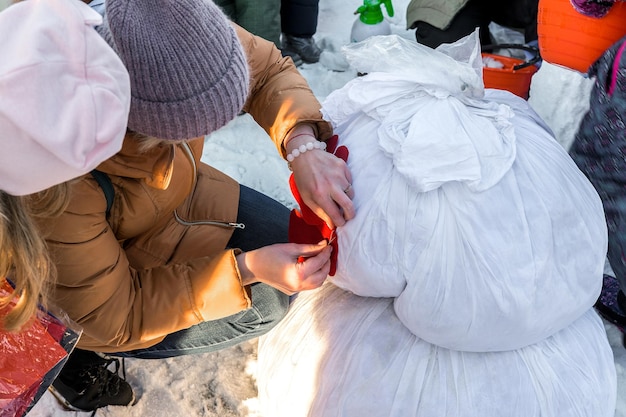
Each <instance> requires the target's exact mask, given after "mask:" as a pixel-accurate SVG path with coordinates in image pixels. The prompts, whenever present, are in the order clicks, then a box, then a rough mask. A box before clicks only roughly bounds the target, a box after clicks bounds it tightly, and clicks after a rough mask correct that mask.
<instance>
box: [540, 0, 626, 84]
mask: <svg viewBox="0 0 626 417" xmlns="http://www.w3.org/2000/svg"><path fill="white" fill-rule="evenodd" d="M537 34H538V36H539V51H540V52H541V57H542V58H543V59H544V60H546V61H548V62H550V63H552V64H558V65H562V66H565V67H568V68H572V69H574V70H577V71H580V72H582V73H586V72H587V70H588V69H589V66H590V65H591V64H593V63H594V62H595V61H596V60H597V59H598V58H599V57H600V55H602V53H603V52H604V51H606V50H607V49H608V48H609V47H610V46H611V45H613V44H614V43H615V42H617V41H618V40H620V39H621V38H622V37H623V36H624V35H626V2H623V1H618V2H615V4H614V5H613V7H611V9H610V10H609V12H608V13H607V14H606V15H605V16H603V17H601V18H596V17H590V16H586V15H584V14H582V13H579V12H578V11H576V9H574V6H572V4H571V3H570V0H539V10H538V13H537Z"/></svg>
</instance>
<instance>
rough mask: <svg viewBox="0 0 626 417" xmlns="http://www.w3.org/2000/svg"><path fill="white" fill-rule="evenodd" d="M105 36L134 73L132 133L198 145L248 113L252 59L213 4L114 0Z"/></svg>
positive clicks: (109, 6)
mask: <svg viewBox="0 0 626 417" xmlns="http://www.w3.org/2000/svg"><path fill="white" fill-rule="evenodd" d="M98 31H99V32H100V33H101V34H102V36H103V37H104V38H105V39H106V40H107V42H109V44H110V45H111V46H112V47H113V49H115V50H116V51H117V53H118V54H119V56H120V57H121V59H122V61H123V62H124V64H125V65H126V67H127V69H128V72H129V73H130V79H131V94H132V99H131V110H130V116H129V121H128V127H129V129H130V130H132V131H134V132H137V133H140V134H143V135H146V136H150V137H155V138H159V139H168V140H185V139H192V138H196V137H200V136H204V135H207V134H209V133H211V132H213V131H215V130H217V129H219V128H221V127H222V126H224V125H225V124H226V123H228V122H229V121H231V120H232V119H234V118H235V116H237V114H238V113H239V112H240V111H241V109H242V107H243V105H244V102H245V100H246V98H247V95H248V84H249V78H248V66H247V62H246V57H245V55H244V52H243V49H242V46H241V44H240V42H239V40H238V38H237V36H236V33H235V30H234V28H233V26H232V25H231V24H230V22H229V21H228V20H227V18H226V17H225V15H224V14H223V13H222V11H221V10H220V9H219V8H218V7H217V6H216V5H215V4H214V3H213V2H212V1H210V0H134V1H127V0H107V4H106V15H105V23H104V24H103V25H102V26H100V27H99V28H98Z"/></svg>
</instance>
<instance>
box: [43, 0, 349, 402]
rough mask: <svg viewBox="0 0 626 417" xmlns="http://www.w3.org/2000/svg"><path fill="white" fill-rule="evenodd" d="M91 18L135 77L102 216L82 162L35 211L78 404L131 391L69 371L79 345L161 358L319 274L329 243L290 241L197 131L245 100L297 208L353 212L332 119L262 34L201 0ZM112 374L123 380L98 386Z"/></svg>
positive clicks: (222, 339)
mask: <svg viewBox="0 0 626 417" xmlns="http://www.w3.org/2000/svg"><path fill="white" fill-rule="evenodd" d="M233 27H234V29H233ZM98 30H99V32H100V33H101V35H102V36H103V37H104V38H105V39H106V40H107V41H108V42H109V44H110V45H111V46H112V47H113V49H114V50H116V51H117V52H118V54H119V56H120V57H121V58H122V61H123V62H124V63H125V65H126V67H127V68H128V70H129V74H130V78H131V93H132V98H131V110H130V115H129V121H128V128H129V130H128V133H127V135H126V138H125V141H124V144H123V147H122V150H121V151H120V152H119V153H118V154H117V155H115V156H114V157H112V158H110V159H109V160H107V161H105V162H104V163H102V164H101V165H100V166H99V167H98V171H100V172H102V173H104V174H106V177H107V178H108V179H110V181H111V184H112V186H113V189H114V199H113V204H112V206H111V208H110V212H109V214H108V215H107V199H106V198H105V192H104V190H103V189H102V188H101V186H99V184H98V182H97V181H96V180H95V178H94V177H93V176H90V175H87V176H84V177H82V178H80V179H79V180H78V181H76V182H74V183H72V184H71V187H72V189H71V191H72V199H71V201H70V203H69V206H68V208H67V209H66V210H65V212H64V213H63V214H62V215H61V216H60V217H58V218H55V219H46V220H45V221H42V222H41V226H42V229H43V231H44V233H45V234H46V237H47V241H48V244H49V247H50V250H51V254H52V258H53V261H54V263H55V265H56V267H57V270H58V281H57V283H56V286H55V291H54V293H53V299H54V301H55V302H56V303H58V304H59V305H60V306H61V307H63V308H64V309H65V310H66V311H67V313H68V314H69V315H70V317H72V318H73V319H74V320H75V321H77V322H78V323H79V324H80V325H81V326H82V327H83V329H84V333H83V336H82V338H81V339H80V341H79V343H78V346H79V348H80V349H81V350H79V351H78V352H77V353H76V355H73V356H74V358H76V359H75V360H72V358H70V361H68V364H67V365H66V367H65V368H64V370H63V372H62V373H61V375H60V376H59V378H58V379H57V381H55V384H54V388H55V391H56V393H57V396H59V397H63V399H64V401H65V403H66V404H69V405H71V406H73V407H74V408H78V409H82V410H91V409H95V408H97V407H101V406H104V405H109V404H111V405H115V404H123V405H126V404H128V403H130V402H132V391H130V387H128V385H127V384H126V383H125V382H124V381H120V379H119V377H117V376H116V375H113V374H111V373H110V371H107V372H108V373H106V378H101V377H98V375H100V376H101V375H102V373H100V374H98V375H96V377H95V378H80V377H79V375H81V374H89V372H90V371H89V369H92V368H94V363H96V364H98V363H99V359H98V358H99V356H94V355H95V354H94V355H89V353H91V352H90V351H97V352H105V353H111V354H115V355H117V356H132V357H139V358H163V357H170V356H176V355H182V354H190V353H201V352H209V351H213V350H217V349H222V348H225V347H229V346H232V345H235V344H237V343H240V342H242V341H244V340H248V339H250V338H254V337H257V336H259V335H261V334H263V333H265V332H267V331H268V330H269V329H270V328H272V327H273V326H274V325H275V324H276V323H277V322H278V321H279V320H280V319H281V318H282V317H283V316H284V314H285V313H286V311H287V308H288V305H289V295H291V294H294V293H296V292H299V291H303V290H307V289H313V288H316V287H318V286H320V285H321V284H322V283H323V282H324V280H325V278H326V276H327V274H328V271H329V268H330V255H331V247H330V246H328V245H327V243H326V242H320V243H319V244H317V245H301V244H294V243H286V242H287V226H288V222H289V210H288V209H287V208H286V207H284V206H283V205H281V204H280V203H278V202H276V201H274V200H272V199H270V198H269V197H266V196H264V195H262V194H260V193H258V192H256V191H254V190H251V189H249V188H247V187H244V186H241V185H239V184H238V183H237V182H236V181H234V180H233V179H231V178H229V177H228V176H226V175H225V174H223V173H221V172H219V171H218V170H216V169H214V168H212V167H210V166H208V165H207V164H204V163H202V162H201V161H200V158H201V156H202V149H203V144H204V136H205V135H206V134H209V133H211V132H212V131H215V130H217V129H219V128H221V127H222V126H224V125H225V124H226V123H228V122H229V121H230V120H232V119H233V118H234V117H236V116H237V114H239V113H240V112H241V111H242V109H243V111H246V112H248V113H250V114H251V115H252V116H253V117H254V119H255V120H256V121H257V122H258V123H259V125H260V126H261V127H263V128H264V129H265V131H266V132H267V133H268V134H269V136H270V137H271V138H272V140H273V141H274V142H275V144H276V147H277V149H278V151H279V152H280V153H281V154H282V155H283V156H284V157H287V156H289V155H291V156H292V157H293V156H295V158H294V159H293V161H291V163H290V166H291V168H292V170H293V172H294V177H295V179H296V182H297V184H298V188H299V189H300V191H301V194H302V197H303V199H304V200H305V203H306V204H307V205H308V206H309V207H311V208H312V209H313V210H314V211H315V212H316V213H318V215H319V216H320V217H322V218H323V219H324V220H326V222H327V223H328V224H329V225H332V226H340V225H343V224H344V223H345V221H346V220H348V219H350V218H351V217H353V216H354V208H353V205H352V201H351V197H352V191H350V190H348V191H347V192H344V190H346V189H347V188H348V186H349V184H350V182H351V178H350V173H349V171H348V168H347V166H346V164H345V163H344V162H343V161H342V160H341V159H339V158H337V157H335V156H334V155H332V154H330V153H328V152H324V151H323V149H321V148H322V145H321V143H320V142H318V140H321V141H324V140H326V139H328V138H329V137H330V136H331V134H332V129H331V127H330V125H329V123H327V122H326V121H324V120H323V119H322V117H321V113H320V104H319V102H318V101H317V100H316V99H315V97H314V95H313V93H312V92H311V90H310V88H309V87H308V85H307V83H306V81H305V80H304V79H303V78H302V76H301V75H300V74H299V72H298V71H297V69H296V68H295V66H294V65H293V62H292V61H291V59H290V58H283V57H282V56H281V53H280V51H279V50H278V49H277V48H276V47H275V46H274V45H273V44H272V43H270V42H267V41H265V40H263V39H261V38H259V37H256V36H253V35H251V34H250V33H248V32H246V31H245V30H243V29H241V28H239V27H236V26H235V25H232V24H231V23H229V22H228V21H227V20H226V18H225V17H224V15H223V14H222V12H221V11H220V10H219V9H218V8H217V7H216V6H215V5H214V4H213V3H212V2H207V1H206V0H181V1H176V2H162V3H160V6H159V7H158V8H157V7H154V5H153V2H152V1H149V0H136V1H133V2H127V1H123V0H108V1H107V5H106V17H105V24H104V25H102V26H101V27H100V28H99V29H98ZM242 46H243V48H242ZM307 144H310V145H309V149H308V150H307V151H306V152H304V153H301V154H300V153H299V152H294V149H296V148H298V147H300V146H306V145H307ZM289 159H291V157H290V158H289ZM104 188H106V186H105V187H104ZM300 257H304V258H306V260H305V261H304V262H298V259H299V258H300ZM105 365H106V361H105V362H102V363H101V366H100V369H102V367H105ZM92 374H93V372H92ZM92 376H93V375H92ZM109 381H114V382H115V384H117V385H116V386H120V384H121V386H122V387H123V389H121V390H119V389H117V390H109V389H108V388H109V386H110V382H109ZM91 382H93V383H91ZM94 384H95V385H96V386H95V387H94ZM124 384H125V385H124ZM103 388H104V389H103ZM111 391H116V392H118V393H117V394H116V395H113V394H111ZM120 391H121V394H120V393H119V392H120ZM103 393H104V394H103ZM120 396H121V397H123V398H120Z"/></svg>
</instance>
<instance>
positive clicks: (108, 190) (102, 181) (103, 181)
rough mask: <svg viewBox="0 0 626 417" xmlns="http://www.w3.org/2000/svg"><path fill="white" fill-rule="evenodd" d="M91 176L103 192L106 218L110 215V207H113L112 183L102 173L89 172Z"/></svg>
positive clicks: (113, 193)
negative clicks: (105, 202) (105, 201)
mask: <svg viewBox="0 0 626 417" xmlns="http://www.w3.org/2000/svg"><path fill="white" fill-rule="evenodd" d="M91 176H92V177H94V179H95V180H96V181H97V182H98V185H100V188H102V191H104V197H105V198H106V200H107V211H106V214H107V217H109V214H110V213H111V207H112V206H113V199H114V198H115V189H114V188H113V183H112V182H111V178H109V176H108V175H107V174H106V173H104V172H102V171H98V170H97V169H94V170H92V171H91Z"/></svg>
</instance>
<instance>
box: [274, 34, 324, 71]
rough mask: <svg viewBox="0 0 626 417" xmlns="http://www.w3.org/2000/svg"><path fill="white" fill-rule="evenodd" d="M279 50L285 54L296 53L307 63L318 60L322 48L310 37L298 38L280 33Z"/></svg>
mask: <svg viewBox="0 0 626 417" xmlns="http://www.w3.org/2000/svg"><path fill="white" fill-rule="evenodd" d="M280 50H281V51H282V53H283V56H285V54H286V53H288V54H290V55H291V54H297V55H299V56H300V57H301V58H302V60H303V61H304V62H306V63H309V64H314V63H316V62H318V61H319V60H320V54H321V53H322V50H321V49H320V48H319V47H318V46H317V44H316V43H315V40H314V39H313V38H312V37H309V38H300V37H298V36H291V35H287V34H284V33H283V34H282V35H281V39H280Z"/></svg>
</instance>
